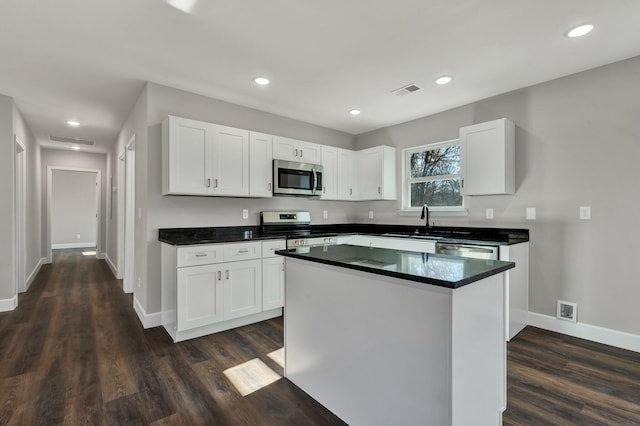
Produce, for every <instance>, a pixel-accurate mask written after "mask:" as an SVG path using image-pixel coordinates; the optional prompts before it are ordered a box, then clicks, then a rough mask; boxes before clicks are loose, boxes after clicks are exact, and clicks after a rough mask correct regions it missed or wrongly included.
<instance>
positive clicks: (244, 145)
mask: <svg viewBox="0 0 640 426" xmlns="http://www.w3.org/2000/svg"><path fill="white" fill-rule="evenodd" d="M162 151H163V156H162V157H163V158H162V166H163V170H162V176H163V182H162V192H163V194H165V195H166V194H178V195H228V196H235V197H242V196H248V195H249V132H248V131H246V130H241V129H235V128H232V127H225V126H219V125H216V124H211V123H205V122H202V121H196V120H190V119H187V118H180V117H173V116H169V117H167V119H166V120H165V121H164V122H163V123H162Z"/></svg>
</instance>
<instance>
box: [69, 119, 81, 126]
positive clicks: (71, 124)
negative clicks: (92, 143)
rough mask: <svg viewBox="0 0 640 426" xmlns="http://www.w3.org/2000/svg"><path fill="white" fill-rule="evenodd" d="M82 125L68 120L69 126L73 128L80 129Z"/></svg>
mask: <svg viewBox="0 0 640 426" xmlns="http://www.w3.org/2000/svg"><path fill="white" fill-rule="evenodd" d="M79 125H80V123H79V122H78V121H75V120H67V126H71V127H78V126H79Z"/></svg>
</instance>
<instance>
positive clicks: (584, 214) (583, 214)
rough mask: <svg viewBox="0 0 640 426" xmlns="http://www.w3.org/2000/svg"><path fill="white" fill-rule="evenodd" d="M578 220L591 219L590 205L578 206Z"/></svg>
mask: <svg viewBox="0 0 640 426" xmlns="http://www.w3.org/2000/svg"><path fill="white" fill-rule="evenodd" d="M580 220H591V206H580Z"/></svg>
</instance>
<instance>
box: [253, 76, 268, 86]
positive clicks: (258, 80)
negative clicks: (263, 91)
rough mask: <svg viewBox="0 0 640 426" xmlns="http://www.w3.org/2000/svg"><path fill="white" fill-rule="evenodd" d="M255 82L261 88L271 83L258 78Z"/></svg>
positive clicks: (263, 78) (266, 79)
mask: <svg viewBox="0 0 640 426" xmlns="http://www.w3.org/2000/svg"><path fill="white" fill-rule="evenodd" d="M253 81H255V83H256V84H259V85H260V86H266V85H267V84H269V83H270V81H269V79H268V78H266V77H256V78H254V79H253Z"/></svg>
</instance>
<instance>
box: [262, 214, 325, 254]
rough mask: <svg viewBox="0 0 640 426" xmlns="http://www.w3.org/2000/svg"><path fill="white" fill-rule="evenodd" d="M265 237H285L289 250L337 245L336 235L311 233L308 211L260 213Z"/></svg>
mask: <svg viewBox="0 0 640 426" xmlns="http://www.w3.org/2000/svg"><path fill="white" fill-rule="evenodd" d="M260 226H261V227H262V233H263V235H273V236H285V237H286V238H287V248H297V247H312V246H322V245H333V244H337V238H336V235H328V234H320V235H314V234H313V233H312V232H311V214H310V213H309V212H307V211H265V212H261V213H260Z"/></svg>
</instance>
